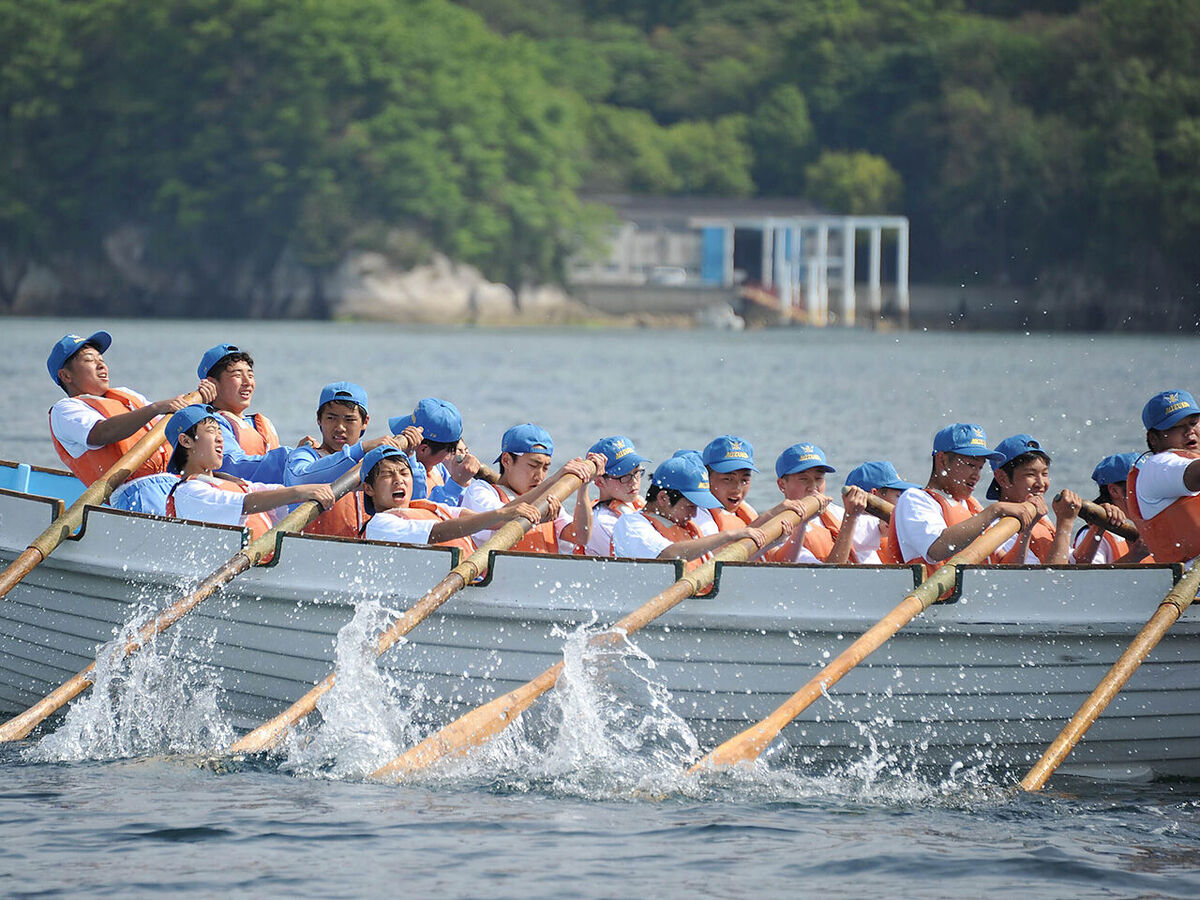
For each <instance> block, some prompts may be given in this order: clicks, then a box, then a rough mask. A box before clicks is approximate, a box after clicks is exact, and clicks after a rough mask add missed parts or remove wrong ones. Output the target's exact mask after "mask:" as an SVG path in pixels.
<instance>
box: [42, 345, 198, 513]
mask: <svg viewBox="0 0 1200 900" xmlns="http://www.w3.org/2000/svg"><path fill="white" fill-rule="evenodd" d="M111 345H112V336H111V335H110V334H109V333H108V332H107V331H97V332H96V333H95V334H92V335H90V336H89V337H81V336H79V335H77V334H68V335H66V336H65V337H64V338H63V339H62V340H60V341H59V342H58V343H57V344H55V345H54V347H53V348H51V350H50V356H49V357H48V358H47V359H46V368H47V370H49V372H50V378H51V379H53V381H54V383H55V384H57V385H58V386H59V387H60V388H62V389H63V390H64V391H65V392H66V394H67V396H66V397H64V398H62V399H61V400H59V401H58V402H57V403H55V404H54V405H53V406H52V407H50V440H51V441H53V443H54V450H55V452H57V453H58V458H59V459H61V460H62V461H63V463H64V464H65V465H66V466H67V468H68V469H70V470H71V471H72V472H74V473H75V477H76V478H78V479H79V480H80V481H82V482H83V483H84V485H85V486H90V485H92V484H93V483H94V482H96V481H97V480H99V479H100V478H101V476H103V475H104V474H105V473H106V472H108V470H109V469H111V468H112V467H113V466H114V465H116V463H117V460H119V459H120V458H121V457H122V456H124V455H125V453H126V452H128V451H129V450H130V449H131V448H132V447H133V446H134V445H135V444H136V443H137V442H138V441H139V440H141V439H142V438H143V437H144V436H145V435H146V433H147V432H149V431H150V430H151V429H152V428H153V427H154V426H153V425H152V422H153V420H154V419H156V418H157V417H158V416H161V415H169V414H170V413H173V412H176V411H178V410H180V409H182V408H183V407H184V406H186V405H187V403H186V401H185V399H184V395H182V394H181V395H180V396H178V397H172V398H171V399H169V400H159V401H157V402H155V403H151V402H150V401H149V400H147V399H146V398H145V397H144V396H142V395H141V394H139V393H138V392H137V391H134V390H131V389H130V388H127V387H119V388H114V387H110V386H109V373H108V365H107V364H106V363H105V361H104V352H105V351H106V350H108V348H109V347H110V346H111ZM196 390H197V391H198V392H199V393H200V396H201V397H202V398H203V399H204V400H205V401H206V402H207V401H209V400H212V399H213V398H214V397H215V396H216V388H215V387H214V386H213V385H212V383H211V382H206V381H201V382H200V384H199V386H198V387H197V388H196ZM169 457H170V451H169V450H168V449H167V448H166V447H165V446H162V447H159V448H158V449H157V450H156V451H155V452H154V453H152V454H151V455H150V457H149V458H148V459H147V460H146V461H145V462H144V463H142V465H141V466H139V467H138V469H137V470H136V471H135V472H134V473H133V474H132V475H131V476H130V477H129V479H128V480H127V481H126V482H125V483H124V484H122V485H120V486H119V487H118V488H117V489H116V490H115V491H113V494H112V497H111V498H110V499H109V503H110V504H111V505H112V506H114V507H116V508H117V509H127V510H132V511H134V512H144V513H152V514H153V515H159V516H161V515H164V514H165V513H166V503H167V493H168V492H169V491H170V489H171V486H172V485H173V484H174V483H175V481H176V479H175V477H174V476H171V475H168V474H166V473H167V461H168V459H169Z"/></svg>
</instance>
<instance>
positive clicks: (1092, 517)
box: [1079, 500, 1141, 541]
mask: <svg viewBox="0 0 1200 900" xmlns="http://www.w3.org/2000/svg"><path fill="white" fill-rule="evenodd" d="M1079 518H1081V519H1083V521H1085V522H1087V523H1088V524H1089V525H1099V526H1100V527H1101V528H1104V529H1106V530H1107V531H1111V532H1112V533H1113V534H1115V535H1116V536H1117V537H1123V538H1125V540H1127V541H1136V540H1137V539H1138V538H1139V537H1141V535H1139V534H1138V530H1137V526H1136V525H1134V524H1133V523H1132V522H1129V521H1125V522H1122V523H1121V524H1120V525H1110V524H1109V522H1108V516H1106V515H1105V514H1104V510H1103V509H1102V508H1101V507H1100V504H1098V503H1093V502H1092V501H1091V500H1084V501H1083V506H1082V507H1081V508H1080V510H1079Z"/></svg>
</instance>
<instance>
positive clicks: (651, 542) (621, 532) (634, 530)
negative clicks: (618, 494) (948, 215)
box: [612, 512, 675, 559]
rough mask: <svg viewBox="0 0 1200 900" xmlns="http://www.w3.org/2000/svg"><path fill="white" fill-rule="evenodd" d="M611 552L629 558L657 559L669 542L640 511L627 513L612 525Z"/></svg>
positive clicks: (671, 542)
mask: <svg viewBox="0 0 1200 900" xmlns="http://www.w3.org/2000/svg"><path fill="white" fill-rule="evenodd" d="M612 542H613V553H614V555H615V556H623V557H629V558H631V559H658V554H660V553H662V552H663V551H664V550H666V549H667V548H668V547H670V546H671V544H673V543H675V542H674V541H672V540H671V539H670V538H668V537H666V536H665V535H663V534H660V533H659V531H658V529H657V528H655V527H654V526H653V525H651V524H650V520H649V519H647V518H646V517H645V516H644V515H642V514H641V513H640V512H634V513H628V514H627V515H624V516H621V517H620V518H619V519H617V521H616V523H615V524H614V525H613V536H612Z"/></svg>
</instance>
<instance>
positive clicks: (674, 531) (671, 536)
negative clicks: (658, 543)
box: [641, 509, 730, 593]
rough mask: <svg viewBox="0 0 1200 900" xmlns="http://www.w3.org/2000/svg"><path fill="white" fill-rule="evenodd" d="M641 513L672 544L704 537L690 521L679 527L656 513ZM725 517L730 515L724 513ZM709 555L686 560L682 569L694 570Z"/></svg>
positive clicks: (644, 511) (643, 511) (709, 554)
mask: <svg viewBox="0 0 1200 900" xmlns="http://www.w3.org/2000/svg"><path fill="white" fill-rule="evenodd" d="M641 512H642V515H643V516H644V517H645V519H646V521H647V522H649V523H650V524H651V526H653V528H654V530H655V531H657V532H658V533H659V534H661V535H662V536H663V537H665V538H666V539H667V540H668V541H670V542H671V543H672V544H674V543H676V542H677V541H694V540H695V539H696V538H701V537H704V532H702V531H701V530H700V528H699V526H697V525H696V523H695V522H693V521H692V520H691V519H688V520H687V523H686V524H684V525H680V524H678V523H677V522H672V521H671V520H670V519H668V518H666V517H664V516H660V515H658V513H652V512H646V510H644V509H643V510H642V511H641ZM714 512H715V510H714ZM726 515H730V514H729V513H726ZM711 555H712V554H711V553H705V554H704V555H703V556H699V557H697V558H696V559H689V560H686V561H685V562H684V564H683V567H684V569H685V570H687V569H694V568H696V567H697V566H698V565H700V564H701V563H702V562H704V561H705V560H706V559H708V557H710V556H711ZM705 593H707V591H705Z"/></svg>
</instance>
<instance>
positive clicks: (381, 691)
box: [282, 599, 425, 778]
mask: <svg viewBox="0 0 1200 900" xmlns="http://www.w3.org/2000/svg"><path fill="white" fill-rule="evenodd" d="M399 615H400V613H399V612H398V611H397V610H394V609H389V608H387V607H384V606H382V605H380V603H379V602H378V601H377V600H375V599H366V600H362V601H360V602H359V603H357V604H356V605H355V610H354V617H353V618H352V619H351V620H350V621H349V622H348V623H346V625H344V626H343V627H342V629H341V630H340V631H339V632H338V635H337V642H336V644H335V656H336V668H335V672H336V678H335V681H334V686H333V687H332V688H331V689H330V690H329V691H328V692H327V693H326V694H325V695H324V696H322V697H321V698H320V699H319V700H318V701H317V712H318V713H319V716H317V715H310V716H309V717H307V719H305V720H304V721H303V722H301V723H298V725H297V727H296V728H295V729H293V730H292V732H290V733H289V735H288V738H287V740H286V742H285V744H284V746H283V752H284V754H285V760H284V762H283V765H282V768H283V769H284V770H285V771H288V772H292V773H293V774H297V775H303V776H309V777H324V778H362V777H365V776H366V775H369V774H370V773H371V772H373V771H375V770H376V769H377V768H379V767H380V766H381V765H383V764H384V763H386V762H387V761H388V760H390V759H392V758H394V757H395V756H397V755H399V754H400V753H401V752H403V751H404V749H405V748H406V747H408V746H409V745H410V744H413V743H415V742H416V741H417V740H418V739H419V737H420V735H419V734H418V733H417V732H416V731H415V729H414V727H413V724H412V710H413V709H415V708H418V707H419V706H420V705H421V704H422V703H424V702H425V695H424V692H423V691H422V690H421V689H420V687H419V686H417V687H416V688H415V689H414V688H413V687H412V686H411V685H410V686H408V687H407V688H406V690H405V692H403V697H402V692H401V690H400V687H401V686H400V684H399V683H398V679H399V678H400V677H402V676H401V672H400V671H399V670H396V669H390V668H382V667H380V666H379V665H378V664H377V660H376V656H375V643H376V637H377V635H378V634H379V633H380V631H381V630H383V628H385V627H386V626H387V625H388V624H390V623H391V622H392V621H394V620H395V619H396V617H397V616H399ZM403 643H404V641H403V639H401V641H400V642H399V643H398V644H397V646H395V647H394V648H393V649H392V650H390V651H389V653H393V654H398V655H402V654H403V653H404V652H405V648H404V647H403Z"/></svg>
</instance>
